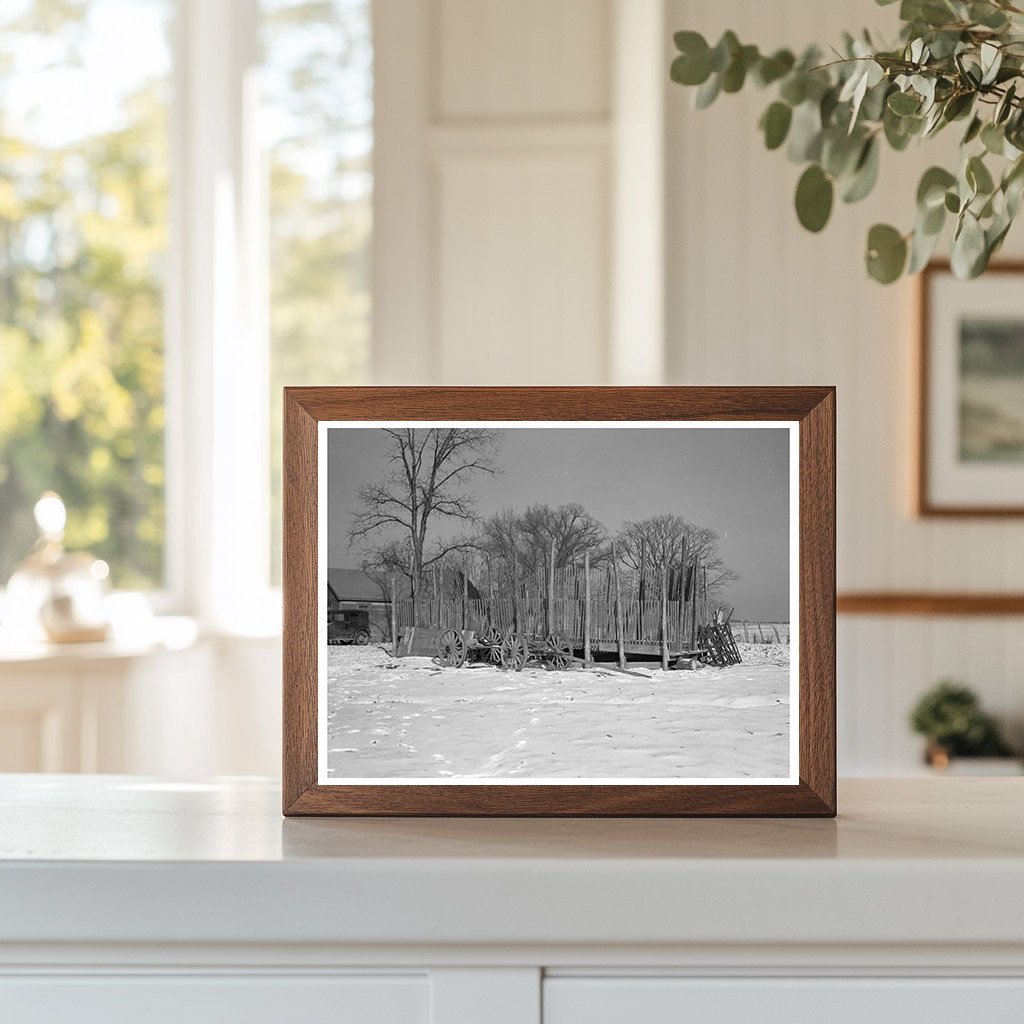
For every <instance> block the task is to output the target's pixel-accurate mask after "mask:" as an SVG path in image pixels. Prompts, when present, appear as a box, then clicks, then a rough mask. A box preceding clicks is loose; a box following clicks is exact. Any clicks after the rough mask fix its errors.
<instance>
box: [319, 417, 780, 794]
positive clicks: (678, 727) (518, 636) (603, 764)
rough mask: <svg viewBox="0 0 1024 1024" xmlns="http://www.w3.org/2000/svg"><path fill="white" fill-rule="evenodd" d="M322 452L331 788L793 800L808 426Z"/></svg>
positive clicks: (648, 427)
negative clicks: (683, 789)
mask: <svg viewBox="0 0 1024 1024" xmlns="http://www.w3.org/2000/svg"><path fill="white" fill-rule="evenodd" d="M320 437H321V442H320V443H321V459H320V485H319V486H320V495H321V503H322V504H321V509H322V513H321V516H320V560H319V594H320V600H321V602H322V604H321V611H320V619H321V621H320V624H319V629H320V638H319V666H318V672H319V690H318V693H319V697H318V701H319V708H318V710H319V723H320V761H319V780H320V782H321V784H325V785H330V784H353V783H357V784H358V783H365V784H371V783H372V784H377V785H380V784H387V783H403V784H408V783H412V784H443V783H445V782H449V783H451V782H457V783H462V784H466V783H470V784H474V783H477V784H483V783H488V784H496V783H507V784H510V785H511V784H516V783H532V784H547V783H550V784H555V783H570V782H572V783H577V784H580V783H584V784H585V783H602V784H608V783H624V784H625V783H630V784H636V783H638V782H643V783H650V784H670V783H676V784H678V783H682V782H685V783H689V784H709V785H714V784H736V783H764V784H768V783H772V784H796V782H797V781H798V780H797V769H796V766H797V758H796V751H797V721H796V711H797V699H796V697H797V678H798V676H797V665H796V639H797V638H796V622H795V620H796V609H797V607H798V594H797V573H796V571H795V566H796V565H797V554H798V552H797V550H796V538H797V536H798V531H797V526H798V524H797V512H796V508H797V505H796V487H797V478H798V473H797V466H796V461H797V454H796V453H797V447H796V439H797V426H796V424H793V423H788V422H765V423H760V422H757V423H751V422H731V421H727V422H721V421H716V422H693V423H636V422H627V423H592V424H591V423H571V424H570V423H567V424H544V423H523V424H507V423H498V424H493V423H492V424H477V423H466V422H462V423H455V424H444V423H437V424H434V423H429V422H426V423H416V424H412V423H379V424H366V423H357V424H348V423H341V422H332V423H328V424H321V434H320Z"/></svg>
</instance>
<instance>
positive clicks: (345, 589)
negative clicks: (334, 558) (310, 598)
mask: <svg viewBox="0 0 1024 1024" xmlns="http://www.w3.org/2000/svg"><path fill="white" fill-rule="evenodd" d="M327 585H328V586H329V587H330V588H331V590H333V591H334V596H335V597H336V598H337V599H338V600H339V601H387V600H388V594H387V591H386V590H385V585H384V584H382V583H381V582H380V581H379V580H376V579H374V578H373V577H372V576H371V575H369V573H365V572H363V571H362V570H361V569H328V570H327ZM395 585H396V589H397V591H398V594H399V596H400V597H402V596H405V594H406V591H408V589H409V584H408V582H406V580H405V579H404V577H403V578H401V579H398V580H396V581H395Z"/></svg>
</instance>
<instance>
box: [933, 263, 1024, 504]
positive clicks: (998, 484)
mask: <svg viewBox="0 0 1024 1024" xmlns="http://www.w3.org/2000/svg"><path fill="white" fill-rule="evenodd" d="M919 288H920V293H919V330H918V354H919V359H918V396H919V398H918V417H917V425H918V437H917V445H916V457H917V474H916V483H917V488H916V491H917V494H916V508H917V512H918V514H919V515H921V516H963V517H966V516H1020V515H1024V305H1022V303H1021V295H1022V294H1024V263H994V264H991V265H990V266H989V267H988V269H987V270H986V271H985V274H984V275H983V276H982V277H980V278H976V279H975V280H973V281H960V280H958V279H957V278H956V277H955V276H954V275H953V273H952V271H951V270H950V268H949V265H948V264H947V263H934V264H932V265H930V266H929V267H927V268H926V269H925V271H924V272H923V273H922V275H921V280H920V284H919Z"/></svg>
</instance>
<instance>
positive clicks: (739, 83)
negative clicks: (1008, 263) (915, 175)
mask: <svg viewBox="0 0 1024 1024" xmlns="http://www.w3.org/2000/svg"><path fill="white" fill-rule="evenodd" d="M895 2H896V0H876V3H878V4H879V5H880V6H883V7H884V6H888V5H890V4H892V3H895ZM899 17H900V20H901V21H902V27H901V30H900V33H899V40H900V41H899V44H898V45H896V46H894V47H892V48H884V47H878V46H876V45H875V43H874V42H873V40H872V39H871V36H870V35H869V33H867V32H866V31H865V32H864V33H863V34H862V36H861V37H860V38H854V37H853V36H852V35H850V34H849V33H846V34H844V37H843V43H842V46H841V48H840V49H836V50H834V52H833V55H832V56H831V57H828V58H825V57H824V55H823V54H822V52H821V51H820V50H819V49H818V48H817V47H811V48H809V49H808V50H807V51H805V52H804V53H803V54H802V55H801V56H800V57H796V56H795V55H794V54H793V53H792V52H791V51H789V50H778V51H777V52H775V53H772V54H762V53H761V51H760V50H759V49H758V48H757V47H756V46H751V45H746V44H743V43H741V42H740V40H739V39H738V38H737V36H736V34H735V33H734V32H732V31H727V32H726V33H725V34H724V35H723V36H722V37H721V39H719V41H718V43H717V44H716V45H715V46H710V45H709V44H708V42H707V41H706V40H705V39H704V37H703V36H702V35H700V34H699V33H697V32H688V31H685V32H677V33H676V35H675V43H676V47H677V49H678V50H679V56H678V57H676V58H675V60H674V61H673V62H672V70H671V76H672V79H673V80H674V81H676V82H678V83H680V84H682V85H687V86H695V87H697V93H696V105H697V107H698V108H704V107H707V106H709V105H710V104H711V103H712V102H714V100H715V99H716V97H717V96H718V95H719V93H722V92H724V93H734V92H738V91H739V90H740V89H742V88H743V86H744V84H745V83H747V82H748V81H753V82H754V83H755V84H757V85H759V86H762V87H766V86H772V87H773V89H774V90H775V92H776V94H777V98H776V99H774V100H773V101H772V102H771V103H770V104H769V105H768V107H767V108H766V109H765V111H764V114H763V115H762V116H761V119H760V122H759V126H760V128H761V131H762V133H763V135H764V142H765V145H766V146H767V148H768V149H778V148H780V147H781V146H782V145H783V144H784V143H785V144H786V152H787V156H788V157H789V159H790V160H792V161H793V162H794V163H798V164H807V167H806V169H805V170H804V172H803V174H802V175H801V176H800V180H799V182H798V184H797V187H796V213H797V217H798V219H799V220H800V223H801V224H802V225H803V226H804V227H805V228H806V229H807V230H808V231H821V229H822V228H824V227H825V225H826V224H827V223H828V220H829V217H830V216H831V213H832V208H833V204H834V201H835V196H836V193H838V194H839V196H840V197H841V198H842V200H843V201H844V202H847V203H855V202H858V201H859V200H861V199H863V198H864V197H865V196H867V195H868V194H869V193H870V192H871V190H872V189H873V188H874V186H875V183H876V181H877V180H878V173H879V155H880V150H881V148H882V143H883V142H885V143H887V144H888V145H889V146H890V147H891V148H892V149H894V150H897V151H902V150H904V149H906V148H907V146H908V145H909V144H910V143H911V141H912V140H914V139H924V138H927V137H929V136H932V135H936V134H938V133H939V132H940V131H942V130H943V129H945V128H946V127H947V126H949V125H951V124H952V123H954V122H960V123H961V124H962V125H963V126H964V133H963V137H962V141H961V144H960V152H961V155H962V159H961V160H960V163H959V166H958V167H956V168H952V169H947V168H945V167H938V166H936V167H930V168H929V169H928V170H927V171H926V172H925V173H924V175H923V176H922V178H921V181H920V184H919V186H918V189H917V203H916V207H917V209H916V219H915V224H914V227H913V228H912V229H911V230H910V231H908V232H902V231H900V230H898V229H897V228H895V227H892V226H891V225H889V224H876V225H874V227H872V228H871V230H870V231H869V232H868V238H867V252H866V257H865V258H866V264H867V270H868V273H869V274H870V275H871V276H872V277H873V278H874V279H875V280H876V281H880V282H881V283H882V284H889V283H891V282H892V281H895V280H896V279H897V278H899V277H900V276H901V274H903V272H904V270H908V271H909V272H910V273H916V272H917V271H919V270H921V269H922V268H923V267H924V266H925V264H926V263H927V262H928V261H929V260H930V259H931V257H932V254H933V253H934V252H935V249H936V247H937V245H938V242H939V239H940V237H941V235H942V231H943V228H944V227H945V224H946V221H947V218H948V217H952V218H953V219H954V221H955V227H954V231H953V242H952V250H951V252H952V266H953V270H954V272H955V273H956V274H957V276H958V277H961V278H971V277H976V276H977V275H978V274H980V273H981V272H982V271H983V270H984V269H985V267H986V265H987V263H988V261H989V258H990V257H991V256H992V254H993V253H994V252H995V251H996V250H998V249H999V247H1000V246H1001V245H1002V243H1003V239H1004V238H1005V237H1006V233H1007V231H1008V230H1009V227H1010V225H1011V224H1012V223H1013V220H1014V218H1015V217H1016V216H1017V213H1018V212H1019V210H1020V206H1021V199H1022V196H1024V8H1021V7H1017V6H1016V5H1015V4H1014V3H1013V2H1011V0H902V2H901V3H900V10H899ZM990 165H992V166H990ZM996 165H998V167H997V166H996Z"/></svg>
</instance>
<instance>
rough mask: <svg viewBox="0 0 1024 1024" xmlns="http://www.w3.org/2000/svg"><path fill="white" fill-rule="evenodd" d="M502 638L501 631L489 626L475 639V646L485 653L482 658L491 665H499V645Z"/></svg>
mask: <svg viewBox="0 0 1024 1024" xmlns="http://www.w3.org/2000/svg"><path fill="white" fill-rule="evenodd" d="M502 640H503V637H502V635H501V630H499V629H496V628H495V627H494V626H490V627H488V629H487V632H486V633H483V634H482V635H481V636H478V637H477V644H478V646H479V647H480V649H481V650H483V651H484V652H485V654H484V657H486V659H487V660H488V661H489V662H490V663H491V664H492V665H500V664H501V644H502Z"/></svg>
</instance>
